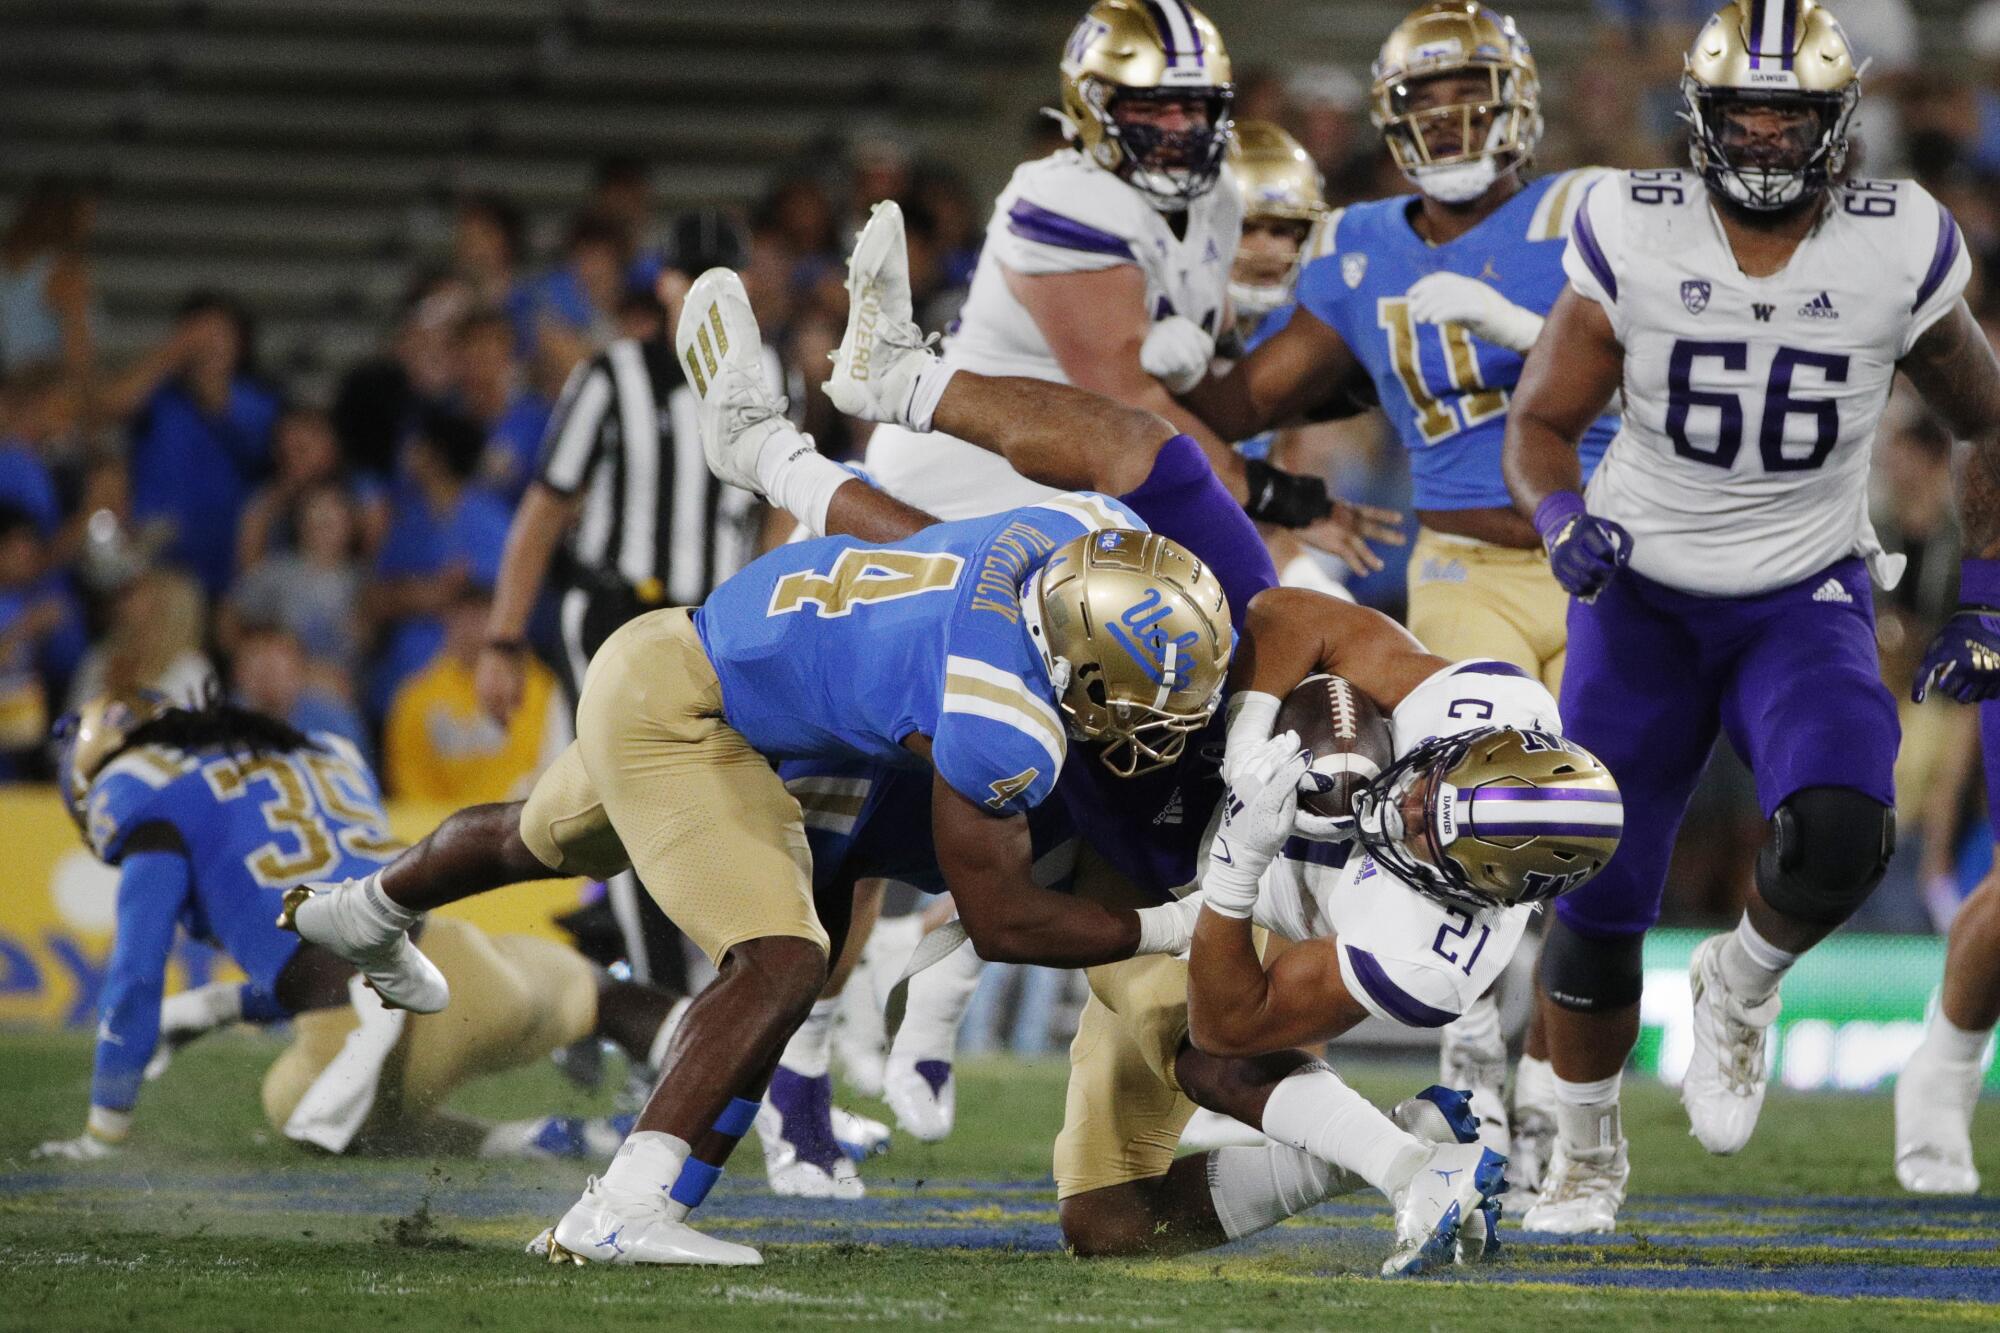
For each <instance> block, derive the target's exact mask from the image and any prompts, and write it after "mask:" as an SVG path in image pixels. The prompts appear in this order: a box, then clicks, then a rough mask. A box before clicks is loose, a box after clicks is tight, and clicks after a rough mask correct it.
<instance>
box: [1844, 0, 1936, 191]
mask: <svg viewBox="0 0 2000 1333" xmlns="http://www.w3.org/2000/svg"><path fill="white" fill-rule="evenodd" d="M1839 9H1840V26H1841V28H1842V30H1843V31H1845V32H1846V33H1847V40H1848V41H1849V42H1851V43H1853V45H1854V51H1855V54H1856V56H1857V57H1858V58H1859V59H1861V60H1863V61H1866V62H1867V85H1866V86H1867V96H1865V97H1863V98H1862V99H1861V105H1860V106H1859V107H1858V108H1857V109H1856V110H1855V113H1854V127H1853V134H1854V139H1855V144H1856V151H1855V152H1854V154H1853V156H1852V158H1851V160H1850V164H1849V168H1848V169H1849V170H1850V171H1851V172H1853V173H1854V174H1856V175H1865V176H1906V175H1908V174H1909V156H1908V153H1907V151H1906V149H1905V146H1904V142H1903V118H1902V113H1901V109H1900V104H1899V97H1900V94H1901V93H1902V91H1903V89H1904V86H1905V85H1906V84H1909V83H1911V82H1912V81H1914V80H1915V79H1916V78H1917V77H1918V55H1919V52H1918V49H1917V16H1916V13H1915V11H1913V10H1912V9H1911V8H1910V5H1909V0H1868V3H1866V4H1859V5H1856V4H1847V5H1841V6H1840V7H1839Z"/></svg>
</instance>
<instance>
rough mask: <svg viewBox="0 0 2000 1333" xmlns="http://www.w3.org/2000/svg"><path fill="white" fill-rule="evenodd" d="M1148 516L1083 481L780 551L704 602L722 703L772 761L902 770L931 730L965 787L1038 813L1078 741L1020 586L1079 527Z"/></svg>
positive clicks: (704, 627) (702, 622) (1007, 807)
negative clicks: (864, 763) (876, 532)
mask: <svg viewBox="0 0 2000 1333" xmlns="http://www.w3.org/2000/svg"><path fill="white" fill-rule="evenodd" d="M1144 527H1145V524H1144V523H1142V522H1140V521H1139V519H1138V517H1137V516H1136V515H1134V514H1133V512H1132V511H1131V510H1130V509H1128V508H1126V507H1125V506H1124V505H1122V504H1120V503H1119V502H1117V501H1116V500H1112V499H1109V498H1108V497H1105V496H1101V495H1094V494H1089V493H1082V492H1080V493H1076V494H1071V495H1062V496H1057V497H1055V498H1053V499H1050V500H1046V501H1044V502H1042V503H1041V504H1037V505H1031V506H1028V507H1025V508H1021V509H1010V510H1008V511H1006V512H1004V513H1000V514H995V515H991V516H989V517H985V518H977V519H967V520H964V521H962V522H958V523H940V524H937V525H936V526H933V527H929V528H925V529H924V530H923V531H922V532H919V533H917V534H915V535H914V536H911V537H908V538H905V539H904V540H902V541H898V542H892V543H888V544H885V545H876V546H871V545H868V544H866V543H863V542H860V541H857V540H856V539H854V538H852V537H826V538H821V539H820V540H818V541H809V542H799V543H797V544H795V545H791V546H783V547H780V548H778V549H777V550H775V551H772V552H771V553H770V554H768V555H766V556H764V557H762V558H761V559H759V560H757V561H755V562H754V563H752V564H751V565H749V566H748V567H747V568H745V569H744V570H743V571H742V572H741V573H739V574H737V575H736V576H735V577H733V578H731V579H729V580H728V581H727V582H725V583H724V584H723V585H722V586H721V587H719V588H717V589H716V590H715V591H714V592H713V593H711V594H710V595H709V598H708V601H707V602H706V603H705V604H704V605H703V606H702V608H701V610H700V611H699V612H698V613H697V615H696V618H695V624H696V627H697V629H698V630H699V632H700V634H701V640H702V645H703V647H704V648H705V649H706V650H707V653H708V658H709V661H710V663H711V664H713V666H714V667H715V673H716V676H717V677H718V678H719V679H720V681H721V682H722V708H723V716H724V717H725V718H726V719H727V720H728V722H729V724H730V725H731V726H733V727H735V728H736V730H738V731H739V732H741V733H743V736H744V738H745V739H746V740H748V741H749V742H750V744H751V745H752V746H753V747H755V748H756V749H757V750H758V751H759V752H760V753H762V754H764V755H767V756H769V757H770V758H773V759H862V760H872V761H875V762H877V763H883V764H889V765H894V766H899V767H907V766H911V765H916V764H919V763H920V762H921V761H920V760H918V759H917V758H916V757H915V756H914V755H912V754H911V753H910V752H909V751H908V750H906V749H905V748H904V747H903V740H904V739H905V738H906V737H908V736H910V735H912V734H913V733H914V734H922V735H925V736H928V737H930V738H931V762H932V764H933V766H934V767H935V768H936V770H937V772H938V775H939V776H940V777H942V778H943V779H944V780H945V782H946V783H948V784H949V785H950V786H951V788H952V789H953V790H954V791H956V792H958V793H959V794H960V795H962V796H964V797H965V798H966V799H967V800H971V801H976V802H978V803H980V804H981V805H983V806H985V807H986V808H987V809H989V810H992V811H995V812H996V813H1000V814H1018V813H1021V812H1024V811H1026V810H1029V809H1032V808H1033V807H1034V806H1036V805H1038V804H1040V803H1041V801H1042V800H1043V798H1045V797H1046V796H1047V795H1048V794H1049V791H1050V789H1051V788H1052V787H1053V786H1054V785H1055V780H1056V773H1057V772H1058V770H1060V769H1061V768H1062V763H1063V756H1064V755H1065V754H1066V753H1067V751H1068V739H1067V732H1066V730H1065V729H1064V726H1063V723H1062V719H1061V717H1060V716H1059V715H1058V714H1057V712H1056V709H1055V706H1054V699H1055V689H1054V687H1053V686H1052V685H1051V684H1050V683H1049V677H1048V672H1047V670H1046V669H1045V668H1044V667H1043V666H1042V662H1041V658H1040V655H1039V654H1038V653H1037V652H1036V651H1035V649H1034V647H1033V645H1032V644H1031V643H1030V642H1029V639H1028V635H1027V631H1026V629H1025V628H1024V627H1023V625H1022V622H1021V605H1020V591H1021V585H1022V584H1023V583H1024V582H1026V581H1027V579H1028V577H1029V576H1030V575H1032V574H1033V573H1034V572H1035V571H1036V570H1038V569H1040V568H1041V567H1042V566H1043V564H1044V563H1045V562H1046V561H1047V560H1048V558H1049V556H1050V554H1052V553H1053V552H1054V551H1055V550H1056V549H1057V548H1058V547H1060V546H1062V545H1063V544H1064V543H1066V542H1069V541H1071V540H1073V539H1074V538H1076V537H1079V536H1081V535H1083V534H1084V533H1086V532H1094V531H1098V530H1100V529H1106V528H1129V529H1144ZM1101 540H1106V541H1115V540H1117V537H1116V536H1115V534H1112V533H1106V534H1105V536H1104V537H1103V538H1102V539H1101Z"/></svg>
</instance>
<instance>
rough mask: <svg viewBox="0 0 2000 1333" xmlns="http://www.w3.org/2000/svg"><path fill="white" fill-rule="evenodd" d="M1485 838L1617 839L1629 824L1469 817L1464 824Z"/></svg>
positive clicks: (1469, 830)
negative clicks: (1546, 821)
mask: <svg viewBox="0 0 2000 1333" xmlns="http://www.w3.org/2000/svg"><path fill="white" fill-rule="evenodd" d="M1460 827H1461V828H1462V830H1463V831H1464V832H1466V833H1470V834H1473V835H1474V836H1476V837H1481V838H1615V837H1617V836H1618V835H1619V833H1620V831H1621V830H1623V829H1624V827H1625V825H1624V823H1623V822H1622V821H1621V822H1620V823H1616V824H1544V823H1540V822H1538V821H1536V820H1533V819H1491V820H1489V819H1468V820H1466V821H1465V823H1464V824H1462V825H1461V826H1460Z"/></svg>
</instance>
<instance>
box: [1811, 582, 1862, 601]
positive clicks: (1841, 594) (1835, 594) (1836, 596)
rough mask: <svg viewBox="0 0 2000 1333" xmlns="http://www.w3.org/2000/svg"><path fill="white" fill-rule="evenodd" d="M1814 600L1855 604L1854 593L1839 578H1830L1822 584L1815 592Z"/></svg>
mask: <svg viewBox="0 0 2000 1333" xmlns="http://www.w3.org/2000/svg"><path fill="white" fill-rule="evenodd" d="M1813 600H1814V601H1815V602H1842V603H1845V604H1846V605H1848V606H1852V605H1854V596H1853V594H1851V593H1849V592H1848V591H1847V588H1846V586H1845V585H1844V584H1842V583H1841V581H1840V580H1839V579H1837V578H1829V579H1828V580H1827V581H1826V582H1825V583H1822V584H1820V585H1819V587H1818V588H1817V589H1815V590H1814V592H1813Z"/></svg>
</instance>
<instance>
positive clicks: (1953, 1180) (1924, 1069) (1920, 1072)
mask: <svg viewBox="0 0 2000 1333" xmlns="http://www.w3.org/2000/svg"><path fill="white" fill-rule="evenodd" d="M1984 1078H1985V1071H1984V1070H1983V1069H1981V1067H1980V1062H1979V1061H1977V1060H1974V1061H1971V1062H1969V1063H1966V1064H1959V1063H1956V1062H1953V1061H1946V1060H1939V1059H1936V1058H1934V1057H1929V1056H1926V1054H1925V1048H1924V1047H1922V1046H1919V1047H1917V1053H1916V1054H1915V1055H1914V1056H1912V1057H1910V1062H1909V1064H1907V1065H1905V1066H1903V1072H1902V1073H1901V1074H1900V1075H1899V1076H1898V1077H1897V1079H1896V1179H1897V1181H1898V1182H1899V1183H1900V1184H1901V1185H1902V1187H1903V1188H1904V1189H1906V1190H1908V1191H1910V1192H1911V1193H1912V1194H1977V1193H1978V1192H1979V1168H1977V1167H1976V1166H1974V1165H1973V1164H1972V1112H1973V1108H1974V1107H1975V1106H1977V1105H1978V1102H1979V1085H1980V1084H1981V1083H1982V1082H1983V1081H1984Z"/></svg>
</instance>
